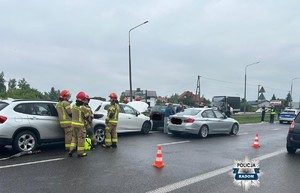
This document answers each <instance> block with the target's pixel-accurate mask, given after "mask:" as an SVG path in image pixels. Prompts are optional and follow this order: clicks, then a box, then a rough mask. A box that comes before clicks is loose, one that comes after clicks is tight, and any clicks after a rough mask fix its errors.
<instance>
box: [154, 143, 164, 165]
mask: <svg viewBox="0 0 300 193" xmlns="http://www.w3.org/2000/svg"><path fill="white" fill-rule="evenodd" d="M152 166H154V167H157V168H162V167H164V166H165V164H164V162H163V160H162V151H161V145H159V146H157V154H156V159H155V162H154V163H153V164H152Z"/></svg>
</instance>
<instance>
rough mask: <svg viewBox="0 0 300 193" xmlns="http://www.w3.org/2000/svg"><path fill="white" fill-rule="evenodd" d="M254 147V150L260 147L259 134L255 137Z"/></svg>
mask: <svg viewBox="0 0 300 193" xmlns="http://www.w3.org/2000/svg"><path fill="white" fill-rule="evenodd" d="M252 147H254V148H259V147H260V145H259V142H258V134H257V133H256V135H255V139H254V143H253V144H252Z"/></svg>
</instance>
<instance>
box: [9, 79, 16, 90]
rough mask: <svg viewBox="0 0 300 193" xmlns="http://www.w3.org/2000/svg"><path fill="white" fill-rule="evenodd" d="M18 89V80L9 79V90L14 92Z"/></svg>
mask: <svg viewBox="0 0 300 193" xmlns="http://www.w3.org/2000/svg"><path fill="white" fill-rule="evenodd" d="M16 88H17V81H16V79H14V78H13V79H9V81H8V90H13V89H16Z"/></svg>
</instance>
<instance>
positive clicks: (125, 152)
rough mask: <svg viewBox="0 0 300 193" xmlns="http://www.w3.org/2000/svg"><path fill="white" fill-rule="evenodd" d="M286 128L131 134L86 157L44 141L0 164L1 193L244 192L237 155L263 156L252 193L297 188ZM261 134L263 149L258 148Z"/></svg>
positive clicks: (264, 125) (299, 158) (295, 157)
mask: <svg viewBox="0 0 300 193" xmlns="http://www.w3.org/2000/svg"><path fill="white" fill-rule="evenodd" d="M287 130H288V125H286V124H284V125H281V124H277V123H275V124H269V123H259V124H246V125H241V126H240V133H239V135H238V136H230V135H212V136H209V137H208V138H206V139H200V138H198V137H195V136H192V135H184V136H180V137H175V136H173V135H166V134H163V133H161V132H153V133H151V134H148V135H141V134H139V133H128V134H122V135H120V136H119V146H118V148H117V149H102V148H101V147H100V146H99V147H98V148H97V149H96V150H93V151H91V152H88V157H86V158H77V157H72V158H69V157H68V156H67V153H66V152H64V150H63V144H52V145H45V146H42V147H40V148H39V149H41V150H42V153H40V154H37V155H28V156H22V157H19V158H14V159H10V160H6V161H0V179H1V180H0V187H1V188H0V192H1V193H2V192H3V193H12V192H24V193H27V192H28V193H29V192H43V193H48V192H49V193H50V192H51V193H52V192H56V193H60V192H61V193H65V192H73V193H77V192H112V193H113V192H122V193H123V192H124V193H125V192H151V191H152V192H155V190H157V191H156V192H168V191H169V190H172V192H245V191H244V190H243V188H242V187H240V186H235V185H234V184H233V177H232V176H230V175H229V173H230V172H231V168H232V167H233V161H234V160H243V158H244V157H245V156H248V157H249V158H251V159H252V158H262V160H261V161H260V169H261V171H262V172H263V175H262V176H260V187H251V188H250V190H249V191H248V192H275V193H277V192H278V193H279V192H280V193H281V192H289V193H294V192H295V193H296V192H297V193H298V192H299V189H300V183H299V179H300V169H299V163H300V162H299V161H300V150H299V151H298V152H297V153H296V155H289V154H287V153H286V151H285V141H286V139H285V138H286V134H287ZM256 133H258V134H259V143H260V145H261V147H260V148H259V149H254V148H252V147H251V145H252V144H253V142H254V137H255V134H256ZM173 142H179V143H177V144H176V143H175V144H174V143H173ZM158 144H162V145H163V146H162V153H163V162H164V164H165V167H164V168H162V169H157V168H155V167H153V166H152V164H153V163H154V161H155V158H156V153H157V145H158ZM272 153H273V154H274V155H271V154H272ZM11 154H12V151H11V149H10V148H9V147H7V148H4V149H1V153H0V158H3V157H7V156H9V155H11ZM263 156H267V157H266V158H263ZM20 164H21V165H20ZM24 164H27V165H24ZM231 166H232V167H231ZM220 170H223V171H222V172H220ZM193 180H194V181H193Z"/></svg>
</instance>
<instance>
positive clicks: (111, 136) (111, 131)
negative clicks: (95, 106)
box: [105, 123, 118, 146]
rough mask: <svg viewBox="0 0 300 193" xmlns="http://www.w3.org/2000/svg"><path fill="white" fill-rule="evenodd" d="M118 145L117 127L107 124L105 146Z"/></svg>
mask: <svg viewBox="0 0 300 193" xmlns="http://www.w3.org/2000/svg"><path fill="white" fill-rule="evenodd" d="M117 143H118V134H117V125H115V124H111V123H107V124H106V127H105V145H106V146H111V145H112V144H114V145H117Z"/></svg>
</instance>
